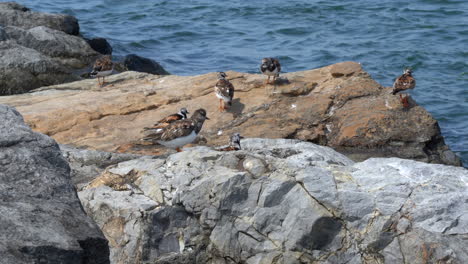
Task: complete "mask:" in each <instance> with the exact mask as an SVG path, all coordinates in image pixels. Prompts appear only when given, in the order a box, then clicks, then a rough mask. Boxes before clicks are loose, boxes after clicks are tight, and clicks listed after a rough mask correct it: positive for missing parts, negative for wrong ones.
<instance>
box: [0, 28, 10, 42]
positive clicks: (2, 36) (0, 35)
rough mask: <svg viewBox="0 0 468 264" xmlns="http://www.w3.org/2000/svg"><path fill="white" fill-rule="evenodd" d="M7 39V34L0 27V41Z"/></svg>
mask: <svg viewBox="0 0 468 264" xmlns="http://www.w3.org/2000/svg"><path fill="white" fill-rule="evenodd" d="M7 39H8V34H7V33H6V32H5V30H4V29H3V27H2V26H0V41H4V40H7Z"/></svg>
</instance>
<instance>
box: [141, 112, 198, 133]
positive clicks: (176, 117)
mask: <svg viewBox="0 0 468 264" xmlns="http://www.w3.org/2000/svg"><path fill="white" fill-rule="evenodd" d="M187 114H189V111H187V108H185V107H183V108H181V109H180V110H179V112H178V113H175V114H172V115H168V116H166V117H165V118H163V119H161V120H159V121H158V122H157V123H156V124H154V125H153V126H151V127H145V128H143V129H144V130H150V129H162V128H164V127H167V126H168V125H169V124H171V123H174V122H175V121H178V120H184V119H187Z"/></svg>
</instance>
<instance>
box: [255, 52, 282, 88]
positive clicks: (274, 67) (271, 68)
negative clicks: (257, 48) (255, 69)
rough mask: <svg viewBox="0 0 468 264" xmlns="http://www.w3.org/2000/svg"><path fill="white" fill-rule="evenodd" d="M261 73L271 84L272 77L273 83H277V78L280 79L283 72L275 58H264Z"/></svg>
mask: <svg viewBox="0 0 468 264" xmlns="http://www.w3.org/2000/svg"><path fill="white" fill-rule="evenodd" d="M260 71H261V72H262V73H263V74H265V75H267V76H268V79H267V81H266V83H267V84H269V83H270V76H273V83H274V82H275V81H276V78H278V77H279V73H280V72H281V64H280V62H279V60H278V59H275V58H263V59H262V64H261V65H260Z"/></svg>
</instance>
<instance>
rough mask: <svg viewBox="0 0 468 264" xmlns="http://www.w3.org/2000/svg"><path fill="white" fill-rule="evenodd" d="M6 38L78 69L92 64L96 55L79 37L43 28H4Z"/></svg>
mask: <svg viewBox="0 0 468 264" xmlns="http://www.w3.org/2000/svg"><path fill="white" fill-rule="evenodd" d="M4 29H5V31H6V33H7V34H8V36H9V37H10V38H12V39H15V41H16V43H18V44H19V45H21V46H23V47H26V48H30V49H34V50H36V51H38V52H40V53H42V54H44V55H46V56H48V57H51V58H56V59H57V60H58V61H60V62H61V63H62V64H63V65H66V66H68V67H71V68H75V69H79V68H84V67H87V66H88V65H89V64H91V63H93V62H94V59H95V58H96V57H97V56H98V53H97V52H96V51H94V50H93V49H92V48H91V47H90V46H89V44H88V42H86V40H84V39H83V38H81V37H78V36H72V35H68V34H66V33H64V32H62V31H60V30H55V29H51V28H48V27H45V26H37V27H33V28H30V29H22V28H19V27H12V26H10V27H5V28H4Z"/></svg>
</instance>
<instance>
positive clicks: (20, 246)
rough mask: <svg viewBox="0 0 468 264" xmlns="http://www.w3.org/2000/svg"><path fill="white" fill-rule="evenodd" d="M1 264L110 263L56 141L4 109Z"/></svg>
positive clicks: (0, 183) (0, 159) (1, 110)
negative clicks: (78, 196) (82, 205)
mask: <svg viewBox="0 0 468 264" xmlns="http://www.w3.org/2000/svg"><path fill="white" fill-rule="evenodd" d="M0 117H1V120H2V122H1V123H0V148H1V149H2V151H1V152H0V200H1V201H2V202H1V204H0V229H1V230H2V232H0V255H1V256H2V261H1V262H2V263H6V264H10V263H11V264H13V263H15V264H17V263H57V262H62V263H109V247H108V245H107V240H106V239H105V238H104V236H103V234H102V232H101V231H100V230H99V228H98V227H97V226H96V224H95V223H94V222H93V221H92V220H91V219H90V218H89V217H88V216H87V215H86V214H85V213H84V211H83V209H82V207H81V204H80V201H79V200H78V199H77V195H76V191H75V189H74V187H73V185H72V183H71V181H70V167H69V166H68V164H67V162H66V160H65V159H64V158H63V157H62V155H61V153H60V149H59V148H58V145H57V143H56V142H55V141H54V140H53V139H51V138H49V137H47V136H45V135H42V134H39V133H36V132H33V131H31V129H30V128H29V127H28V126H27V125H26V124H25V123H24V122H23V118H22V117H21V115H20V114H19V113H18V112H17V111H16V110H15V109H13V108H10V107H7V106H5V105H0Z"/></svg>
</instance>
